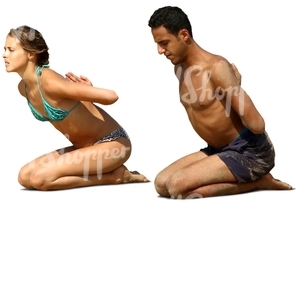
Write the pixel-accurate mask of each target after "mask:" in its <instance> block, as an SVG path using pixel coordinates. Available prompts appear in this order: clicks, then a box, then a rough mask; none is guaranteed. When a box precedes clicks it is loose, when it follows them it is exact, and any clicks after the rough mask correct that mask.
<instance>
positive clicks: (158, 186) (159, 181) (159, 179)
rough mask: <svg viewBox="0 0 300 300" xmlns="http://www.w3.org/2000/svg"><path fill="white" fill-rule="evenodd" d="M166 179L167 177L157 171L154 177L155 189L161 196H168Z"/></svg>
mask: <svg viewBox="0 0 300 300" xmlns="http://www.w3.org/2000/svg"><path fill="white" fill-rule="evenodd" d="M166 181H167V178H166V177H165V176H164V175H163V174H162V173H158V174H157V175H156V177H155V179H154V187H155V190H156V191H157V193H158V194H159V195H161V196H168V195H167V190H166Z"/></svg>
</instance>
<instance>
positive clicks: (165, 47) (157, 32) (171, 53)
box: [151, 26, 186, 65]
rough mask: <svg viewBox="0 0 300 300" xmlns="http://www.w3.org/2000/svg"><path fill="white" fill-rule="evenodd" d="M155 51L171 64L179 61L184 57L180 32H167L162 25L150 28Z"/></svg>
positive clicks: (183, 46)
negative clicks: (174, 33)
mask: <svg viewBox="0 0 300 300" xmlns="http://www.w3.org/2000/svg"><path fill="white" fill-rule="evenodd" d="M151 32H152V35H153V38H154V41H155V43H156V44H157V51H158V53H159V54H164V55H165V56H166V58H167V59H169V60H170V61H171V62H172V64H173V65H177V64H179V63H181V62H182V61H183V59H184V57H185V45H186V44H185V42H184V40H183V38H182V35H181V32H179V33H178V36H174V35H173V34H171V33H169V32H168V31H167V29H166V28H165V27H163V26H160V27H158V28H152V29H151Z"/></svg>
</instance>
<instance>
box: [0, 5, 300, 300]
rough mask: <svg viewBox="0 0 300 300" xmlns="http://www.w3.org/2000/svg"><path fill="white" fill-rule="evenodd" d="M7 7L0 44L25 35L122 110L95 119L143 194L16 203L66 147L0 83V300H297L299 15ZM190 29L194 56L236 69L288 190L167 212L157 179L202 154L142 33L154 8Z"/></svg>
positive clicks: (32, 195) (177, 206) (35, 196)
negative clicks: (184, 19) (118, 128)
mask: <svg viewBox="0 0 300 300" xmlns="http://www.w3.org/2000/svg"><path fill="white" fill-rule="evenodd" d="M258 3H259V4H254V3H253V1H233V0H231V1H221V0H218V1H205V2H203V3H201V2H197V1H171V2H166V1H158V0H153V1H149V2H145V3H144V2H136V1H132V0H131V1H121V0H118V1H108V2H107V3H105V4H102V3H101V2H97V1H91V0H86V1H61V2H54V1H52V2H48V3H47V2H41V1H35V0H34V1H31V2H28V1H20V0H17V1H14V2H12V3H10V4H9V5H6V6H2V9H1V18H0V37H1V38H2V42H3V45H4V42H5V38H6V35H7V33H8V31H9V29H10V28H15V27H17V26H21V25H29V26H32V27H34V28H36V29H38V30H39V31H40V32H41V33H42V34H43V36H44V38H45V40H46V42H47V44H48V46H49V48H50V50H49V52H50V65H51V67H52V68H53V69H54V70H56V71H58V72H59V73H61V74H63V75H64V74H65V73H66V72H68V71H72V72H74V73H76V74H78V75H80V74H82V75H86V76H88V77H89V79H90V80H91V81H92V82H93V84H94V85H95V86H100V87H106V88H112V89H114V90H115V91H116V92H117V93H118V95H119V97H120V99H119V101H118V102H117V103H115V104H114V105H113V106H110V107H105V109H106V110H107V111H108V112H109V113H110V114H111V115H112V116H113V117H115V118H116V119H117V120H118V121H119V122H120V124H121V125H122V126H123V127H124V128H125V129H126V131H127V132H128V133H129V135H130V137H131V139H132V142H133V153H132V156H131V157H130V159H129V160H128V162H127V163H126V166H127V167H128V168H129V169H131V170H138V171H140V172H141V173H143V174H145V175H146V176H147V177H148V178H149V179H150V180H151V182H150V183H146V184H137V185H119V186H101V187H92V188H84V189H74V190H68V191H56V192H38V191H35V192H32V191H25V190H23V189H22V188H21V186H20V185H19V184H18V182H17V174H18V170H19V168H20V167H21V166H22V165H23V164H25V163H26V162H28V161H30V160H32V159H33V158H35V157H37V156H39V155H41V154H43V153H47V152H49V151H51V150H54V149H56V148H60V147H63V146H67V145H69V144H68V141H67V140H66V139H65V138H64V137H63V136H61V135H60V134H59V133H58V132H56V131H55V130H53V128H52V127H51V125H50V124H48V123H42V122H38V121H37V120H35V119H34V118H33V116H32V114H31V112H30V110H29V109H28V107H27V104H26V100H25V99H23V98H22V97H21V96H20V95H19V94H18V91H17V83H18V81H19V79H20V78H18V75H17V74H7V73H6V72H5V67H4V64H3V68H2V69H0V82H1V95H2V97H1V100H2V101H1V109H2V114H1V119H0V122H1V128H2V131H1V136H2V138H1V148H0V151H1V157H2V163H1V166H2V172H1V200H0V299H1V300H11V299H13V300H21V299H30V300H35V299H39V300H44V299H51V300H53V299H55V300H58V299H63V300H66V299H72V300H73V299H85V300H86V299H89V300H93V299H104V300H110V299H118V300H119V299H125V298H126V299H138V300H144V299H151V300H152V299H153V300H154V299H155V300H169V299H172V300H174V299H184V300H193V299H203V300H206V299H207V300H210V299H225V298H226V299H239V300H240V299H243V300H244V299H251V300H252V299H256V300H257V299H263V300H265V299H284V300H286V299H289V300H294V299H297V300H298V299H299V298H300V289H299V282H300V271H299V270H300V258H299V253H300V246H299V229H300V221H299V220H300V218H299V208H300V206H299V192H298V190H297V187H298V186H299V175H298V172H299V158H298V151H297V149H298V145H299V142H298V135H299V133H298V129H299V124H298V120H297V118H298V115H299V113H298V111H297V107H298V103H297V102H299V91H298V90H299V67H300V64H299V53H300V47H299V43H298V39H299V28H300V27H299V25H300V24H299V23H300V22H299V16H298V9H297V8H296V1H292V0H288V1H273V2H269V1H259V2H258ZM165 5H177V6H179V7H181V8H182V9H183V10H184V11H185V12H186V13H187V14H188V16H189V18H190V21H191V23H192V27H193V33H194V38H195V39H196V41H197V42H198V44H199V45H200V46H202V47H203V48H204V49H206V50H208V51H210V52H213V53H215V54H220V55H222V56H224V57H226V58H227V59H228V60H229V61H231V62H234V63H235V64H236V65H237V67H238V68H239V70H240V72H241V73H242V75H243V79H242V85H243V87H244V89H245V90H246V91H247V92H248V94H249V95H250V96H251V98H252V99H253V101H254V102H255V104H256V106H257V108H258V109H259V111H260V112H261V113H262V115H263V116H264V118H265V121H266V127H267V131H268V133H269V135H270V137H271V139H272V140H273V143H274V145H275V148H276V153H277V156H276V166H275V168H274V170H273V171H272V174H273V175H274V177H276V178H279V179H281V180H284V181H286V182H288V183H290V184H291V185H292V186H294V187H295V188H296V189H295V190H293V191H288V192H274V191H269V192H267V191H264V192H255V193H249V194H244V195H236V196H228V197H216V198H207V199H197V200H188V201H180V200H178V201H175V200H167V199H162V198H159V197H157V194H156V192H155V190H154V187H153V180H154V178H155V175H156V174H157V173H158V172H159V171H160V170H161V169H162V168H163V167H165V166H166V165H168V164H169V163H171V162H172V161H174V160H175V159H177V158H179V157H181V156H183V155H185V154H188V153H191V152H194V151H197V150H198V149H200V148H201V147H203V146H204V145H205V144H204V143H203V141H202V140H200V139H199V138H197V136H196V134H195V133H194V132H193V129H192V128H191V126H190V124H189V122H188V120H187V117H186V114H185V111H184V109H183V107H182V106H181V104H180V103H179V98H178V87H177V79H176V77H175V76H174V74H173V66H172V65H171V64H170V62H169V61H167V60H166V59H165V58H164V57H163V56H159V55H158V54H157V51H156V45H155V43H154V42H153V38H152V35H151V32H150V28H149V27H148V20H149V18H150V16H151V14H152V13H153V12H154V10H156V9H157V8H159V7H162V6H165Z"/></svg>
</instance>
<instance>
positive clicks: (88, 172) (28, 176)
mask: <svg viewBox="0 0 300 300" xmlns="http://www.w3.org/2000/svg"><path fill="white" fill-rule="evenodd" d="M130 154H131V143H130V141H129V140H128V139H126V138H123V137H121V138H119V139H117V140H115V141H111V142H105V143H100V144H97V145H93V146H89V147H86V148H81V149H74V148H73V147H68V148H65V149H63V150H59V151H53V152H51V153H49V154H46V155H43V156H41V157H39V158H37V159H35V160H34V161H32V162H30V163H29V164H27V165H25V166H24V167H23V168H22V169H21V171H20V175H19V182H20V184H21V185H23V186H24V187H26V188H28V189H38V190H58V189H68V188H74V187H83V186H91V185H100V184H116V183H127V182H146V181H148V180H147V178H146V177H145V176H143V175H141V174H135V173H131V172H129V171H128V170H127V168H126V167H125V166H124V163H125V162H126V161H127V159H128V158H129V156H130Z"/></svg>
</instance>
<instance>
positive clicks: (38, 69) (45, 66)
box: [35, 65, 50, 76]
mask: <svg viewBox="0 0 300 300" xmlns="http://www.w3.org/2000/svg"><path fill="white" fill-rule="evenodd" d="M44 68H50V66H49V65H40V66H37V67H36V70H35V74H36V75H37V76H40V75H41V73H42V71H43V69H44Z"/></svg>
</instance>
